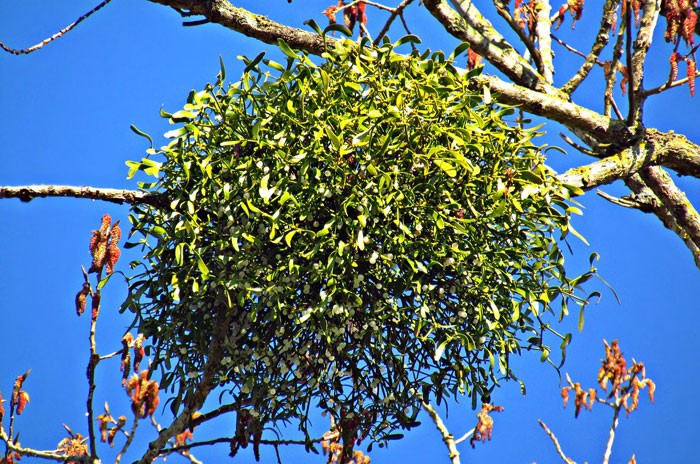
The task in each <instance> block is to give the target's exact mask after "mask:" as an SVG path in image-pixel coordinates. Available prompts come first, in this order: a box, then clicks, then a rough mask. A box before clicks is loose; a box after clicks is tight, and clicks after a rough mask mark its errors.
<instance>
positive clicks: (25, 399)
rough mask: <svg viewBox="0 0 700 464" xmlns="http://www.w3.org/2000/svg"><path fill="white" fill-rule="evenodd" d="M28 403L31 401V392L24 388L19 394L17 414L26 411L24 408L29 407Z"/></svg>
mask: <svg viewBox="0 0 700 464" xmlns="http://www.w3.org/2000/svg"><path fill="white" fill-rule="evenodd" d="M27 403H29V393H27V392H26V391H24V390H22V391H20V392H19V395H17V415H20V414H22V412H24V408H26V407H27Z"/></svg>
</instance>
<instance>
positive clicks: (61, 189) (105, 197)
mask: <svg viewBox="0 0 700 464" xmlns="http://www.w3.org/2000/svg"><path fill="white" fill-rule="evenodd" d="M47 197H71V198H87V199H90V200H102V201H108V202H111V203H117V204H120V205H121V204H124V203H129V204H132V205H137V204H148V205H151V206H155V207H157V208H164V207H167V205H168V202H167V199H166V198H165V197H164V196H163V195H160V194H154V193H146V192H142V191H139V190H120V189H112V188H99V187H86V186H81V187H75V186H70V185H22V186H0V199H2V198H19V199H20V200H21V201H24V202H28V201H31V200H33V199H34V198H47Z"/></svg>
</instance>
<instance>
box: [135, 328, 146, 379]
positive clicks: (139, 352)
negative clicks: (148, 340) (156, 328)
mask: <svg viewBox="0 0 700 464" xmlns="http://www.w3.org/2000/svg"><path fill="white" fill-rule="evenodd" d="M144 341H145V338H144V336H143V334H138V335H137V336H136V340H134V372H138V370H139V366H140V365H141V361H143V358H144V356H146V350H145V349H144V348H143V342H144Z"/></svg>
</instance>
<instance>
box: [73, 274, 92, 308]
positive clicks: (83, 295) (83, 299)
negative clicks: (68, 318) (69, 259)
mask: <svg viewBox="0 0 700 464" xmlns="http://www.w3.org/2000/svg"><path fill="white" fill-rule="evenodd" d="M89 293H90V284H88V283H87V282H85V283H83V288H81V289H80V291H79V292H78V294H77V295H75V312H76V313H77V314H78V316H80V315H81V314H83V313H84V312H85V306H87V296H88V294H89Z"/></svg>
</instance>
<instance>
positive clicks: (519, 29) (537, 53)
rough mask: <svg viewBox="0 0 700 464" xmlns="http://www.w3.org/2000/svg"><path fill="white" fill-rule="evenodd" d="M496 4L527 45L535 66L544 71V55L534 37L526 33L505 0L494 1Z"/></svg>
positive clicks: (499, 11)
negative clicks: (541, 53)
mask: <svg viewBox="0 0 700 464" xmlns="http://www.w3.org/2000/svg"><path fill="white" fill-rule="evenodd" d="M493 3H494V6H495V7H496V12H498V14H499V15H500V16H501V18H503V19H504V20H505V21H506V23H508V25H509V26H510V28H511V29H512V30H513V31H514V32H515V33H516V34H518V38H519V39H520V41H521V42H522V43H523V44H524V45H525V48H527V51H528V52H530V56H531V57H532V60H533V61H534V62H535V66H536V67H537V71H538V72H540V73H542V72H543V70H544V69H543V68H544V66H543V65H542V56H541V55H540V51H539V50H538V49H537V47H536V46H535V43H534V42H533V41H532V39H531V38H530V37H529V36H528V35H527V34H526V33H525V30H524V29H523V28H522V27H521V26H520V23H519V22H518V21H517V20H516V19H515V18H514V17H513V15H511V14H510V11H509V10H508V5H507V4H506V3H505V2H504V1H503V0H496V1H494V2H493Z"/></svg>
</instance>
